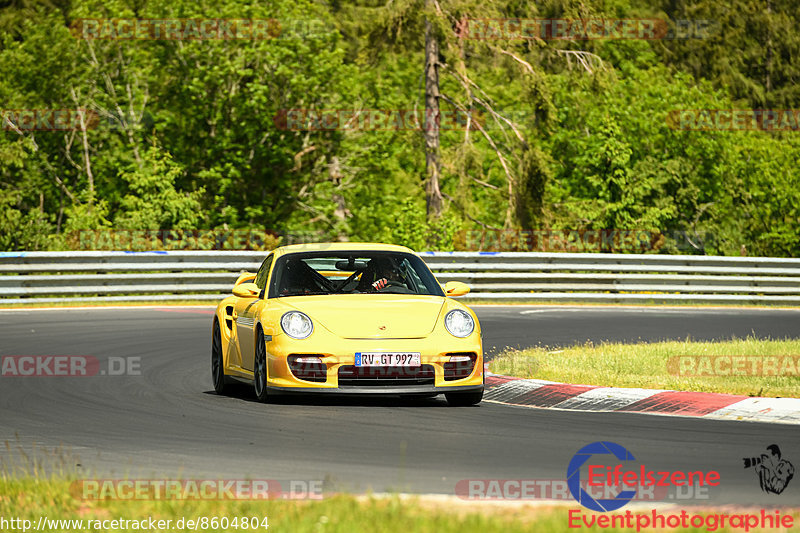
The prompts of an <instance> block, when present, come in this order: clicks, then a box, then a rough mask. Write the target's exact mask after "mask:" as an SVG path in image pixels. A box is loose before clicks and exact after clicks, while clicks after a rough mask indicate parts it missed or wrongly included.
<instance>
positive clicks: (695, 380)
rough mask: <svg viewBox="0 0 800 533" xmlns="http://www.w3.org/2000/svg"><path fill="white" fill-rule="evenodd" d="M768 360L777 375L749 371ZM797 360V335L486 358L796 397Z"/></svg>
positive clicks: (525, 371)
mask: <svg viewBox="0 0 800 533" xmlns="http://www.w3.org/2000/svg"><path fill="white" fill-rule="evenodd" d="M716 356H724V357H723V358H722V359H719V358H718V357H717V358H715V357H716ZM770 357H774V359H769V358H770ZM748 358H751V359H748ZM765 363H766V364H765ZM773 363H774V364H775V365H776V366H775V367H774V369H775V370H776V372H775V374H777V375H752V374H754V373H755V371H754V368H756V369H758V371H759V372H760V373H761V374H771V373H772V371H773V367H772V364H773ZM798 363H800V341H798V340H760V339H755V338H752V337H750V338H747V339H743V340H733V341H726V342H692V341H689V340H686V341H670V342H654V343H641V344H620V343H603V344H599V345H594V344H591V343H587V344H584V345H580V346H573V347H569V348H561V349H559V348H549V347H536V348H530V349H525V350H516V349H509V350H506V351H504V352H502V353H500V354H499V355H498V356H497V357H495V358H494V359H492V361H491V362H490V363H489V370H490V371H491V372H494V373H496V374H504V375H507V376H516V377H522V378H536V379H544V380H550V381H558V382H565V383H573V384H585V385H598V386H603V387H642V388H647V389H670V390H681V391H695V392H719V393H729V394H744V395H748V396H769V397H792V398H800V377H798V376H800V368H798Z"/></svg>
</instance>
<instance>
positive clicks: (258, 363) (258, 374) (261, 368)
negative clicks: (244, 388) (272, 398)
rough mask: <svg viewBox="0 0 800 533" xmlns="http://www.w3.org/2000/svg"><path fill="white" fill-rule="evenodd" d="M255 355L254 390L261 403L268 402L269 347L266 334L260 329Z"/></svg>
mask: <svg viewBox="0 0 800 533" xmlns="http://www.w3.org/2000/svg"><path fill="white" fill-rule="evenodd" d="M255 352H256V353H255V355H254V357H253V388H254V390H255V393H256V398H257V399H258V401H259V402H267V400H268V399H269V393H268V392H267V347H266V345H265V341H264V332H263V331H261V328H258V335H256V347H255Z"/></svg>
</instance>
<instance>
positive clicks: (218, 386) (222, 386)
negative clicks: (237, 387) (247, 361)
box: [211, 320, 231, 394]
mask: <svg viewBox="0 0 800 533" xmlns="http://www.w3.org/2000/svg"><path fill="white" fill-rule="evenodd" d="M211 380H212V382H213V383H214V391H215V392H216V393H217V394H227V393H228V392H230V389H231V387H230V381H229V379H228V377H227V376H225V368H224V361H223V360H222V337H221V336H220V332H219V322H217V321H216V320H215V321H214V328H213V330H212V333H211Z"/></svg>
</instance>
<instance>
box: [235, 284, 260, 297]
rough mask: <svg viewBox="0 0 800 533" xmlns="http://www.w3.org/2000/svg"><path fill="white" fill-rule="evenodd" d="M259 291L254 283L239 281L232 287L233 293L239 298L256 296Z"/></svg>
mask: <svg viewBox="0 0 800 533" xmlns="http://www.w3.org/2000/svg"><path fill="white" fill-rule="evenodd" d="M260 292H261V289H260V288H259V287H258V285H256V284H255V283H240V284H239V285H236V286H235V287H234V288H233V295H234V296H238V297H239V298H258V295H259V293H260Z"/></svg>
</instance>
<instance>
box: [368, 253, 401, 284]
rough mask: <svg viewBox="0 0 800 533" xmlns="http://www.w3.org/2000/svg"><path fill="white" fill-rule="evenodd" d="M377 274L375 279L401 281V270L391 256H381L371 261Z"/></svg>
mask: <svg viewBox="0 0 800 533" xmlns="http://www.w3.org/2000/svg"><path fill="white" fill-rule="evenodd" d="M370 264H371V265H372V267H373V271H374V272H375V279H376V280H377V279H381V278H386V279H388V280H389V281H400V280H401V279H402V277H401V275H400V269H399V268H398V267H397V263H396V262H395V261H394V259H393V258H391V257H389V256H379V257H376V258H374V259H373V260H372V261H370Z"/></svg>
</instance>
